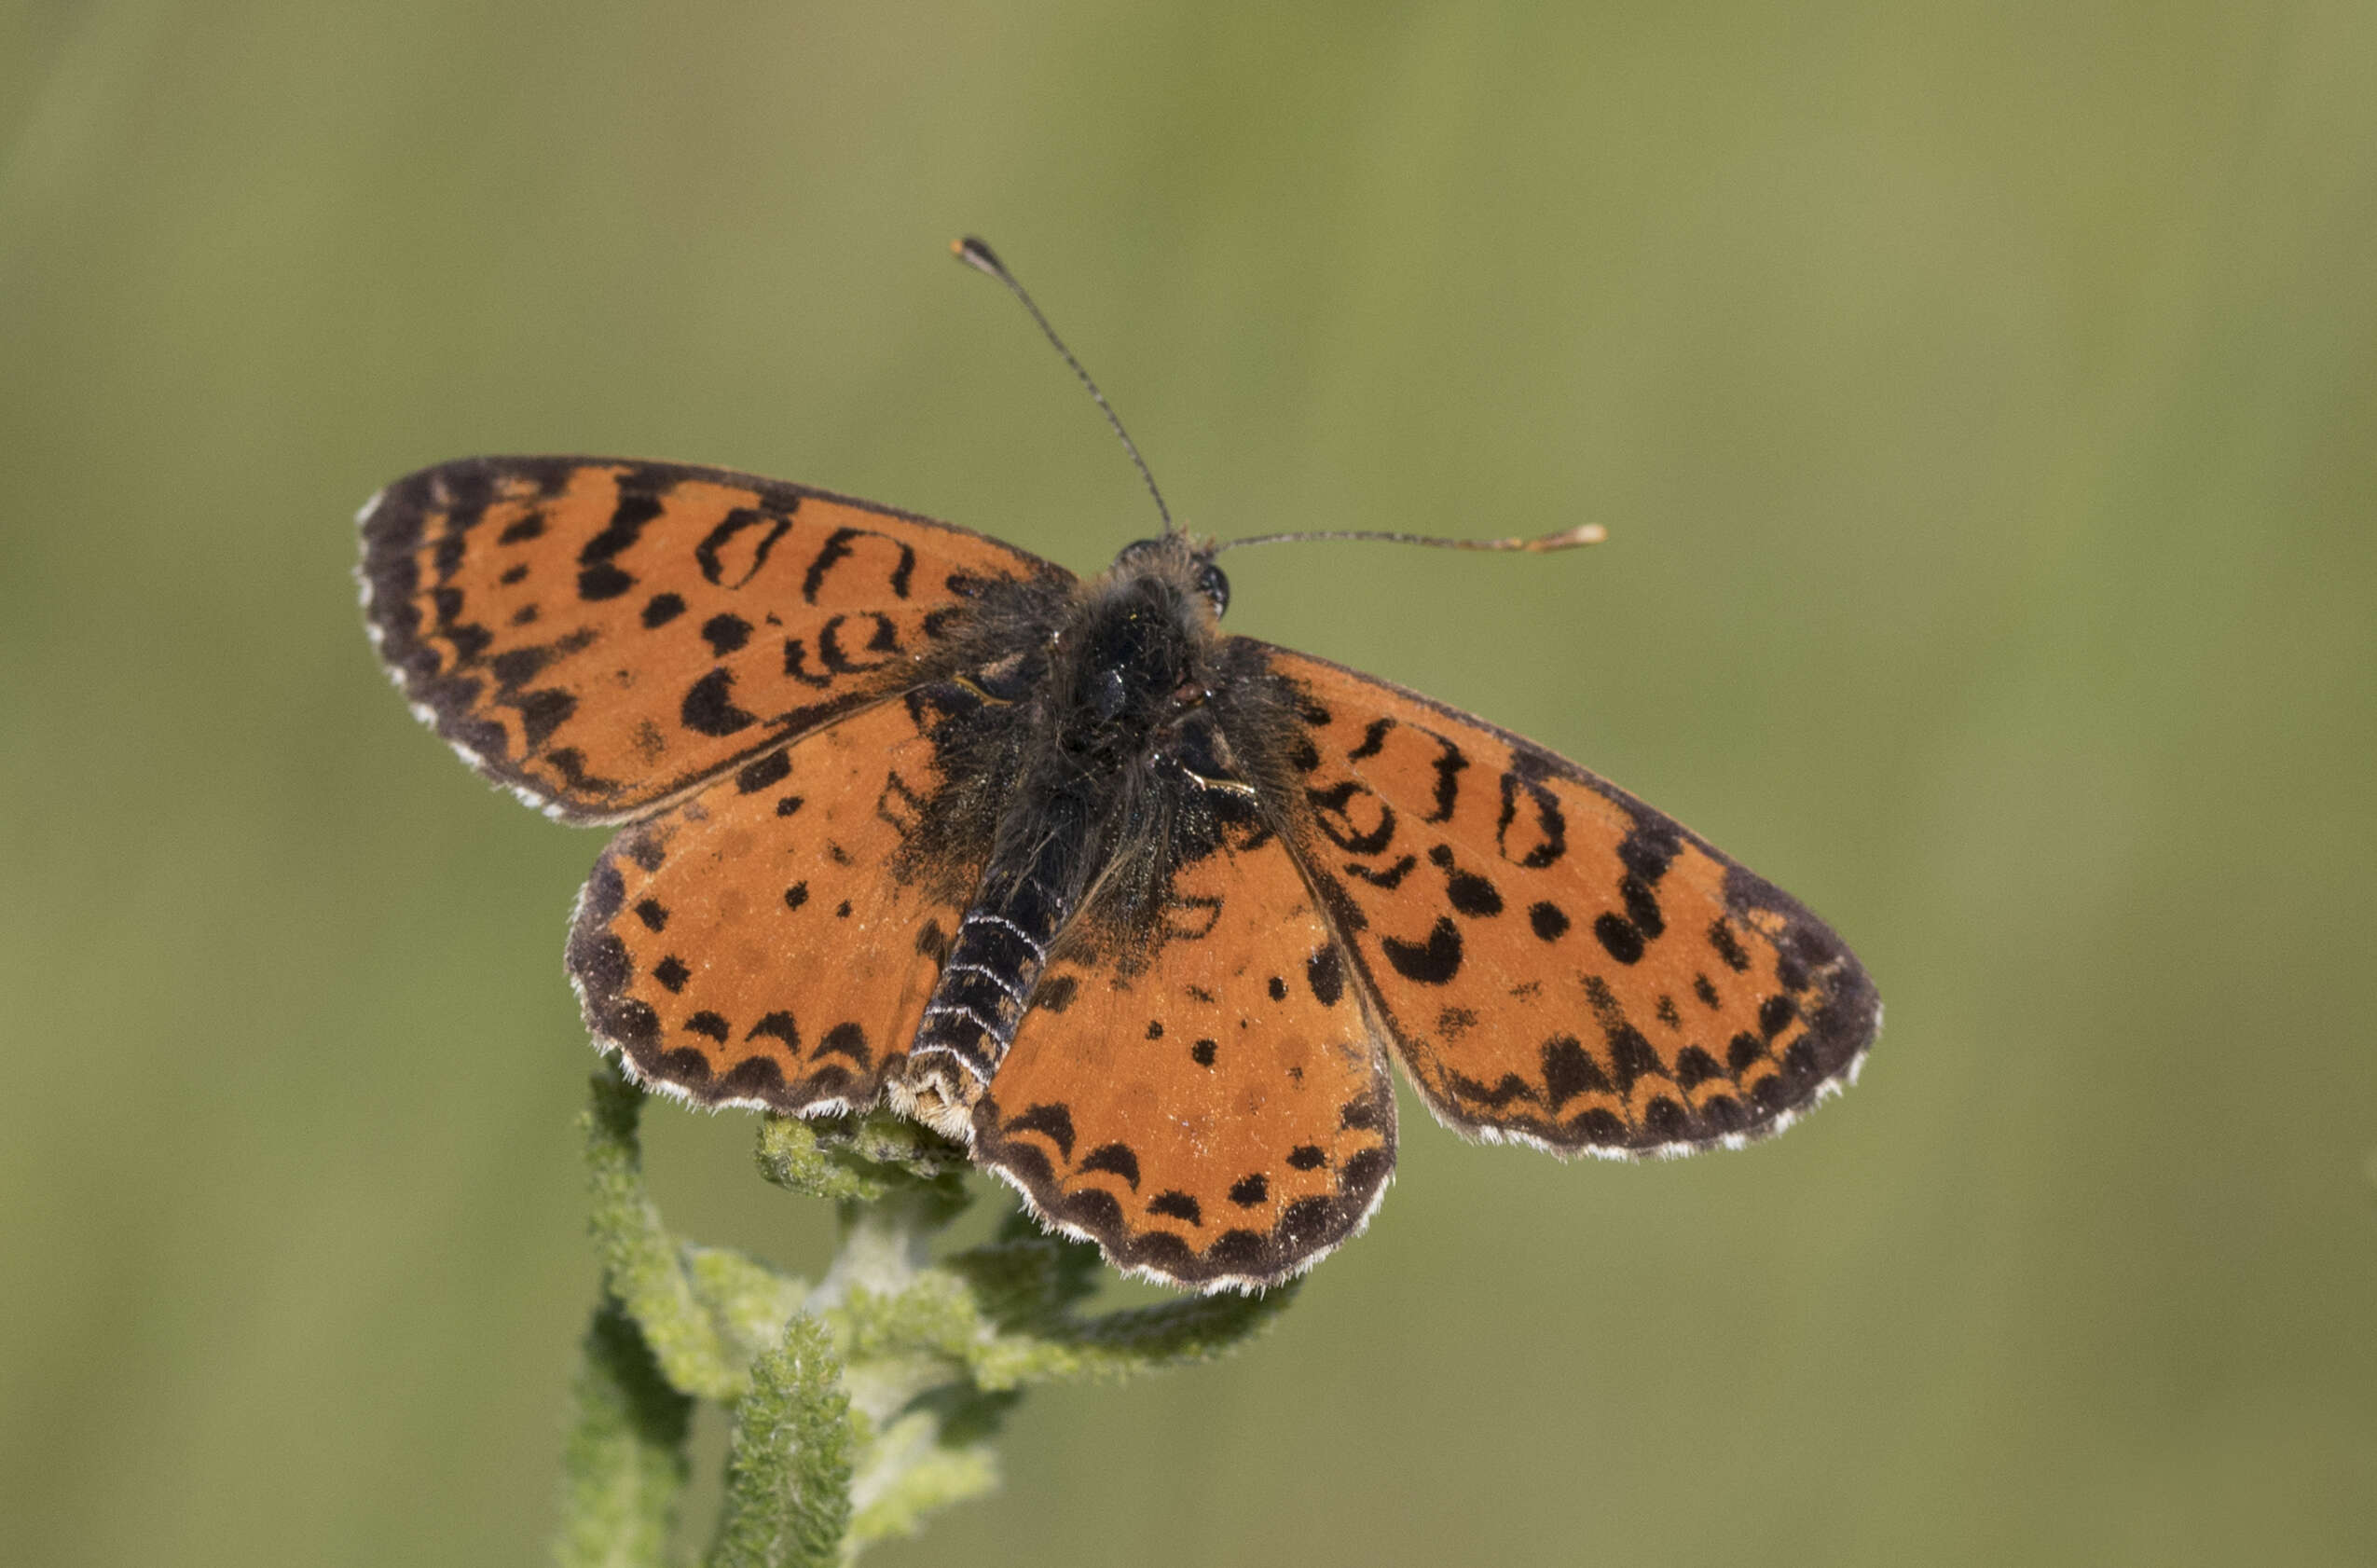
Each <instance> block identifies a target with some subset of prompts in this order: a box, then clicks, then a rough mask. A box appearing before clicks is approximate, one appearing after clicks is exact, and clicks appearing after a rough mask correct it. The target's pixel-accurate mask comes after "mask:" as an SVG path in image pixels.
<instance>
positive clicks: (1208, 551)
mask: <svg viewBox="0 0 2377 1568" xmlns="http://www.w3.org/2000/svg"><path fill="white" fill-rule="evenodd" d="M1214 554H1215V551H1214V545H1213V542H1212V541H1211V540H1202V539H1192V538H1190V537H1189V536H1188V535H1187V534H1185V533H1167V534H1161V535H1159V536H1158V537H1156V538H1154V539H1140V540H1134V542H1132V543H1129V544H1125V545H1124V546H1123V547H1122V550H1121V553H1120V554H1119V555H1117V556H1116V557H1114V565H1113V566H1112V567H1111V568H1110V569H1109V570H1108V571H1107V572H1106V576H1107V577H1108V578H1109V579H1110V580H1113V581H1116V582H1124V581H1128V580H1130V579H1133V578H1140V577H1154V578H1160V579H1162V580H1165V581H1168V582H1170V583H1172V584H1173V585H1175V586H1177V587H1179V588H1181V589H1182V590H1183V591H1184V592H1186V593H1187V594H1188V596H1189V597H1190V598H1194V599H1196V600H1199V601H1201V602H1202V603H1204V604H1206V605H1208V606H1210V607H1211V608H1212V610H1213V612H1214V619H1215V620H1216V621H1218V620H1219V619H1221V617H1222V616H1223V615H1224V614H1226V613H1228V612H1229V610H1230V579H1229V578H1228V577H1227V576H1225V575H1223V573H1222V570H1221V567H1220V566H1219V565H1218V564H1216V562H1215V560H1214Z"/></svg>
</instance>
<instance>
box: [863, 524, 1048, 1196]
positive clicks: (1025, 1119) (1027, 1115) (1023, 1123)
mask: <svg viewBox="0 0 2377 1568" xmlns="http://www.w3.org/2000/svg"><path fill="white" fill-rule="evenodd" d="M845 531H847V530H845ZM1006 1130H1007V1131H1008V1132H1010V1133H1037V1134H1039V1135H1041V1136H1042V1137H1044V1138H1046V1139H1048V1141H1049V1142H1051V1143H1052V1144H1054V1145H1055V1146H1056V1151H1057V1153H1058V1154H1060V1155H1062V1156H1064V1157H1065V1159H1067V1160H1070V1159H1072V1158H1073V1112H1072V1110H1071V1108H1070V1107H1066V1106H1063V1105H1041V1106H1034V1107H1031V1108H1030V1109H1028V1110H1026V1111H1024V1114H1023V1115H1021V1116H1018V1117H1016V1118H1014V1119H1013V1120H1012V1121H1009V1122H1008V1123H1007V1129H1006Z"/></svg>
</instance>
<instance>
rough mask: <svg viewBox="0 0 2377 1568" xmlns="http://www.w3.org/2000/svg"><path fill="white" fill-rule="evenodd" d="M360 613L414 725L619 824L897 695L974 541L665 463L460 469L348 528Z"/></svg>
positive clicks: (985, 570) (481, 463)
mask: <svg viewBox="0 0 2377 1568" xmlns="http://www.w3.org/2000/svg"><path fill="white" fill-rule="evenodd" d="M362 522H363V530H364V558H363V564H362V568H361V571H360V575H361V577H362V580H363V585H364V607H365V616H366V620H367V623H368V625H369V626H370V628H371V632H372V636H373V639H374V640H375V641H376V642H377V643H378V648H379V652H380V656H381V658H382V659H383V660H385V661H386V663H387V665H388V667H389V668H390V670H391V672H392V674H393V675H394V676H395V677H396V679H397V680H398V681H399V682H400V683H401V684H402V685H403V687H404V689H405V695H407V696H408V697H409V698H411V700H412V702H413V704H414V707H415V709H416V711H418V712H419V713H420V714H421V716H422V717H423V718H424V719H425V720H426V721H428V722H430V723H432V724H433V725H434V726H435V727H436V729H437V731H438V733H439V734H440V735H443V736H445V737H446V738H447V740H448V741H449V742H451V743H452V744H453V745H454V746H455V747H456V748H457V749H458V750H461V751H462V752H463V754H464V755H465V756H467V757H468V758H470V759H471V761H472V762H473V763H474V765H476V766H477V767H478V768H480V769H481V770H482V771H483V772H485V773H487V774H488V775H489V776H490V777H494V778H495V779H497V780H499V781H500V782H502V783H504V784H506V785H509V786H511V787H512V788H513V789H515V790H516V791H519V792H520V793H521V794H523V795H524V796H526V797H528V798H529V800H531V801H532V802H534V803H536V804H538V805H543V806H544V807H546V809H548V810H550V811H552V812H553V813H554V814H556V816H561V817H564V818H570V819H571V820H580V821H610V820H621V819H625V818H632V817H634V816H636V815H638V814H639V813H641V812H643V811H646V810H649V809H651V808H653V806H655V805H660V804H663V803H666V802H667V801H670V800H673V799H676V798H678V797H679V796H681V795H682V794H684V793H685V792H686V791H688V790H691V789H694V788H695V787H697V786H699V785H700V784H701V783H702V782H703V781H704V780H706V779H708V778H710V777H715V776H716V775H718V774H720V773H721V772H723V771H725V770H726V769H729V768H732V767H735V766H737V765H739V764H741V763H745V762H747V761H749V760H750V759H751V758H753V757H756V756H758V755H759V754H760V753H762V752H763V751H766V750H770V749H772V748H773V747H775V746H776V745H778V744H780V743H781V742H782V741H783V740H785V739H786V738H788V737H789V736H793V735H797V734H799V733H801V732H803V731H804V730H807V729H810V728H814V727H815V726H817V725H818V724H821V723H825V722H831V720H832V719H834V718H835V717H838V716H839V715H841V714H844V713H847V712H849V711H851V710H852V709H854V708H858V707H861V706H863V705H865V704H866V703H868V702H871V701H873V700H875V699H876V698H878V697H880V696H881V695H884V694H885V693H886V691H888V690H895V689H898V688H899V687H900V686H903V685H905V684H908V683H909V682H910V681H913V680H914V675H913V674H912V673H911V668H912V666H913V664H914V661H915V660H916V659H918V658H921V657H927V656H929V654H930V653H931V652H932V651H933V650H934V649H935V648H936V647H938V646H940V645H941V644H942V643H944V642H945V641H946V640H947V639H948V638H949V637H951V636H952V635H953V634H954V633H955V631H956V630H957V628H958V627H960V626H962V624H963V621H964V617H965V614H966V611H967V608H968V606H969V604H970V603H971V602H972V600H973V598H974V597H975V596H976V595H977V594H979V592H980V591H981V589H982V585H984V584H986V583H988V582H990V581H992V580H995V579H998V578H1040V579H1046V580H1051V581H1069V580H1070V574H1069V573H1066V572H1065V571H1062V569H1060V568H1057V567H1054V566H1051V565H1050V564H1049V563H1048V562H1045V561H1042V560H1040V559H1038V558H1037V557H1034V556H1030V555H1027V554H1025V553H1024V551H1021V550H1017V549H1015V548H1013V547H1011V546H1010V545H1006V544H1002V543H998V542H997V541H996V540H993V539H986V538H984V537H982V535H980V534H975V533H970V532H968V531H967V530H963V529H956V528H952V527H950V526H949V525H947V524H943V523H936V522H933V521H930V520H929V519H927V518H922V517H915V516H909V515H907V514H904V513H898V512H893V511H889V510H887V509H885V508H881V507H875V506H871V505H868V504H866V503H864V502H853V501H849V500H845V499H844V498H842V497H838V496H832V495H828V494H826V493H824V492H823V491H818V490H810V489H804V488H801V487H799V486H796V485H787V484H782V483H779V482H777V481H776V480H772V479H758V478H753V477H751V476H749V475H741V474H731V473H727V472H724V471H722V470H718V469H708V468H694V467H688V466H684V465H681V464H674V463H647V462H626V461H616V460H597V459H584V458H474V459H469V460H466V461H460V462H450V463H446V464H442V465H441V466H439V467H436V468H431V469H425V470H423V471H421V472H420V473H418V474H414V475H410V476H408V477H406V478H404V479H401V480H398V481H397V482H396V483H395V484H393V485H392V486H390V487H389V488H387V489H386V490H384V491H382V492H381V493H380V494H379V495H378V496H377V497H375V498H374V499H373V501H372V502H371V503H370V504H369V505H367V506H366V507H365V508H364V515H363V519H362Z"/></svg>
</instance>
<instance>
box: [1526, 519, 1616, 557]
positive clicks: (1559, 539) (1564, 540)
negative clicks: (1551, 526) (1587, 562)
mask: <svg viewBox="0 0 2377 1568" xmlns="http://www.w3.org/2000/svg"><path fill="white" fill-rule="evenodd" d="M1609 536H1610V530H1607V529H1605V528H1603V527H1602V526H1601V524H1599V523H1579V524H1577V525H1576V526H1575V527H1574V528H1573V529H1564V530H1561V531H1559V533H1553V534H1546V535H1545V536H1544V538H1543V539H1542V541H1541V542H1540V543H1539V546H1538V547H1539V548H1542V549H1546V550H1567V549H1572V548H1573V547H1574V546H1576V545H1579V544H1599V543H1601V542H1602V541H1603V540H1605V539H1607V538H1609Z"/></svg>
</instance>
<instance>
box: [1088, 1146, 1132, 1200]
mask: <svg viewBox="0 0 2377 1568" xmlns="http://www.w3.org/2000/svg"><path fill="white" fill-rule="evenodd" d="M1081 1169H1082V1170H1084V1171H1105V1172H1106V1173H1107V1174H1108V1175H1110V1176H1120V1177H1121V1178H1122V1179H1123V1181H1124V1182H1125V1183H1126V1184H1128V1185H1129V1187H1130V1188H1131V1190H1133V1191H1134V1192H1136V1191H1137V1190H1139V1156H1138V1153H1137V1151H1136V1150H1134V1148H1132V1147H1131V1146H1130V1145H1129V1144H1127V1143H1109V1144H1101V1145H1100V1146H1098V1147H1097V1148H1093V1149H1092V1150H1090V1152H1089V1153H1087V1154H1085V1155H1083V1156H1082V1157H1081Z"/></svg>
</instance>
